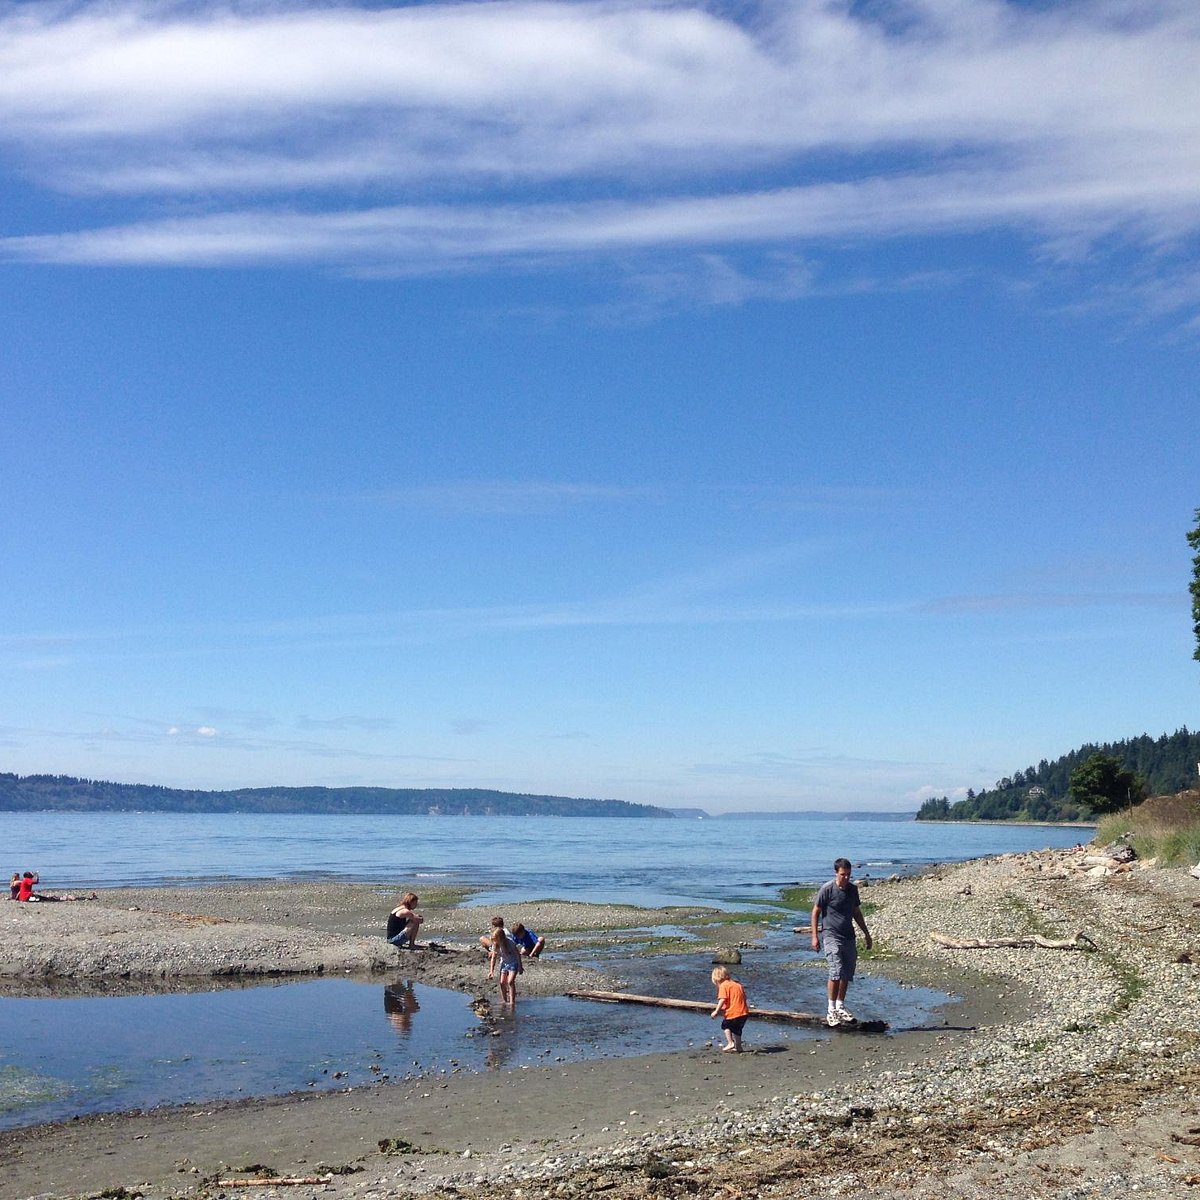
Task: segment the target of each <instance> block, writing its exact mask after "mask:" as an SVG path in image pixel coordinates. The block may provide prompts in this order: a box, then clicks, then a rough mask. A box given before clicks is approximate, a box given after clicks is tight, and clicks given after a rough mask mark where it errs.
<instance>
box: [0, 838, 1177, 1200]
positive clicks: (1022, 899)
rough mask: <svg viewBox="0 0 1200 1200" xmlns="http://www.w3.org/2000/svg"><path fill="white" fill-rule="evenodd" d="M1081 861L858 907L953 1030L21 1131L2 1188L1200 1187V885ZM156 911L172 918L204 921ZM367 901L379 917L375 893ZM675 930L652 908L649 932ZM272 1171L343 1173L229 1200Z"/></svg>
mask: <svg viewBox="0 0 1200 1200" xmlns="http://www.w3.org/2000/svg"><path fill="white" fill-rule="evenodd" d="M1081 857H1082V856H1081V855H1079V854H1073V853H1071V852H1064V851H1046V852H1042V853H1040V854H1033V855H1008V856H1004V857H1001V858H997V859H989V860H980V861H977V862H973V863H968V864H963V865H961V866H958V867H954V868H951V869H945V870H941V871H938V872H935V873H932V874H930V875H927V876H924V877H922V878H920V879H916V880H908V881H900V882H895V883H889V884H886V885H882V886H876V887H873V888H871V889H870V890H869V892H867V893H866V894H865V897H864V898H866V899H868V900H869V901H870V902H871V903H872V904H873V905H874V906H875V908H874V911H873V913H872V914H871V917H870V923H871V925H872V930H873V932H874V933H875V935H876V939H877V942H878V944H879V946H880V948H881V949H880V952H879V953H877V954H875V955H872V956H867V957H864V959H863V960H862V961H861V962H860V970H861V971H867V972H876V971H879V972H886V973H888V974H891V975H893V976H894V977H896V978H899V979H902V980H909V981H913V982H934V983H937V984H939V985H940V986H943V987H951V988H952V990H954V991H955V992H958V993H959V994H961V995H963V996H964V997H965V1002H964V1004H963V1005H962V1006H961V1007H959V1008H956V1009H954V1010H951V1011H950V1012H949V1013H948V1014H947V1020H946V1024H945V1025H943V1026H938V1027H935V1028H931V1029H929V1030H925V1031H918V1032H916V1033H908V1034H904V1035H903V1036H898V1037H887V1038H868V1037H865V1036H859V1037H847V1036H833V1037H831V1038H829V1039H828V1040H826V1041H823V1042H820V1043H818V1044H816V1045H815V1046H814V1047H813V1048H811V1049H807V1050H805V1049H801V1048H796V1049H791V1050H787V1049H784V1048H782V1047H776V1046H772V1045H771V1044H770V1042H769V1040H760V1041H759V1044H758V1045H756V1052H755V1053H752V1054H745V1055H741V1056H734V1055H720V1054H715V1053H711V1052H707V1051H696V1052H687V1053H680V1054H674V1055H656V1056H653V1057H651V1058H647V1059H626V1060H607V1061H604V1062H596V1063H584V1064H568V1065H565V1067H564V1069H562V1070H558V1069H548V1070H543V1071H529V1072H515V1073H512V1074H507V1075H505V1074H498V1075H491V1076H480V1077H472V1078H459V1079H454V1080H448V1081H434V1082H421V1081H418V1082H417V1083H415V1084H411V1085H405V1086H403V1087H393V1088H377V1089H358V1090H356V1091H354V1092H352V1093H338V1094H333V1095H328V1096H323V1097H316V1096H310V1097H305V1098H303V1099H300V1098H294V1099H288V1100H282V1101H254V1102H249V1103H246V1104H239V1105H230V1106H224V1107H218V1108H208V1109H205V1110H203V1111H200V1110H191V1109H185V1110H174V1111H169V1112H159V1113H151V1114H142V1115H135V1116H130V1117H124V1118H108V1119H104V1120H95V1121H83V1122H73V1123H71V1124H70V1125H68V1126H60V1127H48V1128H45V1129H41V1130H26V1131H17V1132H15V1133H13V1134H9V1135H0V1195H3V1196H5V1197H7V1196H29V1195H44V1196H47V1197H51V1196H53V1197H60V1196H67V1195H94V1194H97V1193H99V1192H100V1191H101V1190H103V1189H106V1188H107V1189H110V1194H111V1189H114V1188H116V1187H118V1186H120V1187H124V1188H126V1189H127V1192H128V1191H133V1190H137V1191H141V1192H143V1193H144V1194H145V1195H146V1196H147V1197H150V1198H152V1200H159V1198H160V1197H162V1198H165V1197H167V1196H184V1195H187V1196H196V1197H200V1196H204V1197H218V1196H221V1195H229V1196H233V1195H237V1196H246V1197H248V1198H249V1200H255V1198H256V1197H267V1196H272V1197H280V1198H286V1200H299V1198H300V1197H304V1196H310V1195H311V1196H317V1195H320V1196H323V1197H332V1198H334V1200H357V1198H361V1200H394V1198H400V1197H411V1196H419V1195H428V1194H432V1193H438V1194H440V1195H446V1194H450V1195H463V1196H474V1197H478V1198H479V1200H499V1198H500V1197H505V1198H509V1197H511V1198H513V1200H529V1198H531V1197H546V1198H547V1200H551V1198H556V1197H575V1196H582V1195H585V1194H586V1195H590V1194H592V1193H593V1192H603V1193H604V1194H605V1195H606V1196H611V1197H614V1198H622V1200H624V1198H627V1197H628V1198H632V1197H639V1198H640V1197H650V1196H655V1197H668V1196H679V1197H685V1196H699V1197H703V1198H708V1197H712V1198H714V1200H715V1198H716V1197H722V1198H727V1197H747V1196H755V1197H763V1198H764V1200H765V1198H768V1197H789V1198H793V1200H802V1198H807V1197H814V1198H815V1197H818V1196H821V1197H827V1196H830V1195H835V1196H836V1195H849V1194H852V1193H855V1194H865V1195H869V1196H871V1197H873V1198H878V1200H898V1198H899V1197H900V1196H905V1197H916V1198H920V1200H925V1198H928V1200H934V1197H937V1198H939V1200H940V1198H942V1197H947V1196H949V1197H962V1198H963V1200H981V1198H982V1197H985V1196H987V1197H991V1196H994V1195H995V1193H996V1190H997V1188H999V1187H1003V1188H1005V1189H1008V1190H1012V1191H1014V1192H1015V1193H1017V1194H1020V1195H1022V1196H1031V1197H1054V1198H1055V1200H1082V1198H1084V1197H1088V1198H1090V1197H1108V1196H1117V1195H1122V1196H1123V1195H1125V1194H1127V1193H1131V1192H1137V1193H1139V1194H1141V1195H1143V1196H1155V1197H1157V1196H1162V1197H1167V1196H1178V1195H1181V1194H1186V1188H1187V1185H1188V1184H1189V1183H1192V1184H1200V1106H1198V1097H1200V974H1198V967H1197V966H1196V962H1200V932H1198V921H1197V917H1198V915H1200V907H1198V906H1200V882H1198V881H1197V880H1195V879H1192V878H1190V877H1189V876H1188V875H1187V873H1186V872H1184V871H1178V870H1170V871H1167V870H1156V869H1137V870H1133V871H1130V872H1128V873H1125V874H1119V875H1111V876H1106V877H1101V878H1096V877H1092V876H1090V875H1088V874H1086V873H1085V872H1084V871H1083V870H1082V869H1081V866H1082V864H1081ZM252 890H254V891H256V892H257V891H259V889H252ZM218 891H219V889H206V890H205V891H204V892H203V893H202V894H201V895H203V896H204V897H205V898H206V899H205V901H204V903H205V904H208V905H211V906H213V911H211V912H210V913H209V915H213V916H219V915H221V914H220V913H218V912H216V911H215V907H216V906H217V905H218V904H219V903H226V902H228V903H233V902H237V903H239V904H243V905H245V903H246V901H245V896H246V892H247V889H231V894H230V896H229V897H226V898H225V899H224V900H222V899H221V898H220V897H218V896H217V894H216V893H217V892H218ZM278 892H279V894H278V895H277V896H275V897H274V898H272V897H270V896H268V894H267V890H266V889H263V890H262V891H261V892H259V898H260V900H261V902H262V904H263V905H266V904H268V903H284V904H293V901H289V900H288V899H287V897H289V896H295V895H296V894H297V893H295V891H294V890H293V889H292V888H290V887H289V888H280V889H278ZM143 895H144V893H143ZM167 895H168V896H169V897H170V898H171V903H172V904H173V905H174V907H175V909H177V910H180V911H182V910H183V909H184V908H185V907H186V908H187V909H188V910H189V911H190V910H194V909H196V908H198V907H201V905H199V904H197V903H195V902H191V903H188V904H187V905H185V904H184V903H183V900H182V899H181V896H180V893H179V892H177V891H176V892H170V893H167ZM199 898H200V897H199V896H197V897H196V898H195V899H197V900H198V899H199ZM365 899H366V897H360V902H361V901H365ZM370 899H371V900H372V902H373V904H374V908H373V910H372V911H374V913H375V914H376V916H375V918H374V919H375V920H376V921H377V920H378V915H377V914H378V913H379V911H380V910H381V906H380V904H379V899H380V896H379V894H378V892H377V891H376V894H375V895H374V896H372V897H370ZM424 899H425V898H423V901H424ZM447 899H449V898H447ZM119 900H120V898H117V900H115V901H114V904H116V903H119ZM55 907H60V908H63V909H67V908H75V907H77V906H74V905H71V906H67V905H63V906H55ZM78 907H82V906H78ZM97 907H98V908H100V907H105V908H107V907H109V904H108V902H107V901H106V902H105V905H103V906H97ZM335 907H336V906H335ZM422 907H423V908H424V909H425V911H426V913H427V916H428V915H430V914H431V913H433V912H434V911H437V910H435V909H434V908H433V907H432V906H431V905H430V904H429V903H423V905H422ZM565 907H566V908H567V909H580V910H587V909H589V908H590V906H565ZM383 908H384V909H385V908H386V898H385V899H384V905H383ZM251 909H252V911H253V912H254V914H255V915H256V916H262V915H264V913H265V909H254V908H253V906H251ZM366 911H367V910H366V909H365V907H363V905H362V903H360V908H359V916H358V917H354V916H353V914H352V913H349V910H348V909H346V910H345V911H344V912H343V913H342V915H340V916H337V917H336V919H335V917H334V915H332V914H331V912H329V911H325V910H324V909H323V908H322V906H321V905H320V904H319V903H315V904H314V906H313V907H311V908H306V909H304V910H303V911H301V909H300V907H297V906H295V905H294V904H293V907H288V908H286V909H280V910H279V913H288V914H293V913H294V914H296V915H294V916H287V917H286V918H285V917H284V916H282V915H279V914H277V915H276V919H277V920H279V921H283V920H285V919H287V920H295V921H296V922H297V924H296V925H295V926H294V927H293V928H300V929H305V930H307V931H308V932H309V933H314V934H315V933H318V932H325V933H328V932H329V929H330V927H331V926H334V925H336V923H337V921H352V920H357V919H363V914H364V913H365V912H366ZM446 911H447V914H448V913H449V909H447V910H446ZM551 911H558V909H557V906H555V909H554V910H550V909H547V910H546V912H545V913H543V914H540V917H543V918H547V919H540V927H539V924H536V923H535V920H538V918H534V917H533V916H532V915H531V910H530V911H527V912H524V913H522V914H521V915H522V916H524V918H525V919H526V921H527V923H528V924H530V925H531V926H533V927H535V928H539V932H541V931H542V930H543V928H551V924H550V922H549V920H548V918H549V916H550V913H551ZM560 915H561V916H562V918H563V920H564V927H566V926H567V925H569V924H570V921H571V920H572V919H578V920H579V921H580V925H579V926H577V927H585V924H584V920H583V917H584V913H583V911H580V912H579V913H570V912H565V911H564V912H562V913H561V914H560ZM662 915H663V914H638V915H637V918H636V923H638V924H642V925H651V924H654V923H655V922H656V921H657V920H658V919H659V918H660V917H661V916H662ZM667 915H669V917H670V918H671V920H674V921H678V919H679V914H678V913H671V914H667ZM481 917H483V918H484V920H481ZM610 918H611V920H612V921H613V923H614V924H613V925H612V926H608V927H609V928H616V927H618V925H619V923H620V922H621V921H624V922H625V923H626V924H629V923H630V921H631V918H630V912H629V910H619V909H614V910H609V911H606V910H597V913H596V918H595V919H596V920H597V921H598V922H601V925H600V926H598V927H604V926H603V924H602V923H603V921H605V920H607V919H610ZM485 919H486V914H480V913H479V910H466V911H463V910H458V911H457V915H456V916H454V917H453V918H451V917H450V916H449V915H447V916H446V919H445V921H444V922H442V923H440V924H439V925H438V929H439V931H440V930H445V931H446V935H447V938H449V937H450V935H451V933H452V932H453V931H452V930H451V925H452V924H453V922H454V921H459V922H461V929H462V933H463V935H466V936H465V937H463V938H462V940H461V943H460V944H462V945H463V947H464V948H463V949H462V950H460V951H457V952H455V954H456V955H462V956H470V955H471V954H472V951H471V950H470V949H469V948H467V947H469V946H470V935H472V934H474V932H475V928H476V926H477V925H479V924H485V923H486V920H485ZM318 926H321V927H322V928H318ZM431 930H432V922H431ZM933 931H941V932H943V933H945V934H947V935H950V936H951V937H955V938H960V939H966V938H997V937H1006V936H1024V935H1028V934H1031V933H1039V934H1042V935H1044V936H1047V937H1051V938H1067V937H1071V936H1072V935H1073V934H1074V933H1076V932H1077V931H1082V932H1084V933H1086V934H1087V935H1088V937H1089V938H1091V939H1092V941H1093V942H1094V943H1095V945H1096V946H1097V947H1098V948H1097V949H1096V950H1095V951H1091V952H1089V951H1084V950H1055V949H1041V948H1025V947H1022V948H1007V949H1005V948H997V949H976V950H939V949H935V948H934V947H932V945H931V943H930V940H929V935H930V933H931V932H933ZM364 932H365V930H358V931H357V932H355V931H354V930H352V929H350V928H349V927H347V928H346V929H344V930H343V931H342V932H341V933H340V934H338V935H337V936H342V937H351V938H352V937H355V936H361V934H362V933H364ZM454 936H455V937H459V936H460V935H459V934H457V933H455V934H454ZM426 957H427V959H428V960H429V961H431V962H432V961H434V960H435V959H444V958H447V957H449V955H435V954H432V953H427V955H426ZM551 965H552V964H550V963H545V964H539V967H538V970H539V971H540V970H541V969H542V968H543V967H549V966H551ZM475 970H476V971H478V967H477V966H476V967H475ZM532 975H533V972H532V971H531V972H529V973H527V975H526V977H525V978H526V979H530V978H531V976H532ZM589 978H594V976H591V975H589ZM385 1135H386V1136H385ZM389 1138H390V1140H388V1139H389ZM381 1143H382V1145H381ZM259 1166H268V1167H270V1168H271V1169H272V1170H276V1171H278V1172H279V1173H280V1174H281V1175H289V1176H290V1175H298V1176H305V1175H313V1176H317V1175H320V1176H322V1177H324V1176H325V1174H326V1172H329V1175H328V1182H326V1183H321V1184H314V1185H300V1186H262V1187H248V1188H243V1187H238V1188H237V1189H236V1190H233V1189H230V1188H229V1187H228V1185H222V1184H221V1183H220V1182H219V1180H220V1179H222V1178H226V1177H228V1176H231V1175H242V1176H244V1175H245V1174H247V1173H249V1172H251V1171H252V1169H257V1168H258V1167H259ZM1197 1195H1200V1193H1197Z"/></svg>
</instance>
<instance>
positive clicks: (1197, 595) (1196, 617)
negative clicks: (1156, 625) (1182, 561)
mask: <svg viewBox="0 0 1200 1200" xmlns="http://www.w3.org/2000/svg"><path fill="white" fill-rule="evenodd" d="M1187 540H1188V545H1189V546H1191V548H1192V549H1193V550H1194V551H1195V552H1196V555H1195V557H1194V558H1193V559H1192V582H1191V586H1190V587H1189V588H1188V591H1190V592H1191V593H1192V632H1193V633H1194V634H1195V635H1196V650H1195V652H1194V653H1193V654H1192V657H1193V658H1194V659H1196V661H1197V662H1200V508H1198V509H1196V528H1195V529H1193V530H1192V531H1191V532H1190V533H1189V534H1188V535H1187Z"/></svg>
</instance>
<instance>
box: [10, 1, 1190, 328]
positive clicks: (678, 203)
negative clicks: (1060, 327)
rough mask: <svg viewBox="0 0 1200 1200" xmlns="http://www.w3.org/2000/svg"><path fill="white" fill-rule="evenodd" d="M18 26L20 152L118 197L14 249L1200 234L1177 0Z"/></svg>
mask: <svg viewBox="0 0 1200 1200" xmlns="http://www.w3.org/2000/svg"><path fill="white" fill-rule="evenodd" d="M0 47H2V49H0V148H2V149H0V153H3V163H2V164H0V165H4V166H6V167H7V171H8V173H9V174H10V175H15V174H20V175H21V176H23V177H24V178H25V179H27V180H29V181H32V182H33V183H34V185H35V186H37V187H41V188H44V189H50V190H55V191H61V192H67V193H72V194H75V195H76V196H80V197H87V196H97V197H99V198H100V199H101V200H102V201H103V202H104V204H105V211H106V212H107V211H111V206H112V204H113V202H114V198H118V199H119V201H120V203H123V204H124V205H125V207H126V212H127V216H126V218H125V219H120V220H117V221H111V222H109V223H105V224H99V225H94V226H92V227H86V225H85V226H81V227H78V228H59V229H46V228H42V229H37V228H33V227H29V226H27V227H26V228H25V229H23V230H17V229H11V228H10V229H9V230H8V235H9V236H7V237H6V238H5V239H4V240H3V242H2V243H0V247H2V249H0V253H2V254H3V255H4V256H6V257H8V258H10V259H16V260H21V261H32V262H45V263H77V264H89V265H160V266H184V265H186V266H193V265H200V266H209V267H215V266H227V265H243V264H267V265H271V264H284V263H310V264H318V265H321V266H326V267H334V268H337V269H343V270H352V271H353V270H361V271H372V270H383V271H395V272H399V273H405V272H414V273H416V272H437V271H447V270H463V269H477V268H478V267H480V266H488V265H492V266H495V265H499V264H506V265H511V264H519V265H520V266H522V267H530V266H535V265H542V264H544V263H545V262H546V261H547V260H550V261H559V260H562V259H564V258H567V259H577V258H581V257H582V258H588V259H591V258H598V257H600V256H604V255H609V254H612V253H614V252H618V253H647V252H664V251H666V252H671V253H674V254H678V253H680V252H682V251H692V252H696V251H709V250H712V249H714V248H729V247H750V246H759V247H761V246H778V247H787V248H795V247H797V246H803V245H805V244H810V243H814V242H829V243H837V242H842V241H846V240H851V241H867V240H876V239H882V238H897V237H910V236H923V235H930V234H937V235H944V234H948V233H963V234H967V233H973V232H979V231H994V230H1012V231H1016V232H1018V233H1019V234H1021V235H1023V236H1028V237H1030V238H1032V239H1034V240H1037V241H1038V242H1040V243H1043V244H1046V245H1054V246H1057V247H1060V248H1061V247H1063V246H1067V245H1071V246H1075V247H1078V246H1079V245H1083V246H1090V245H1094V244H1095V242H1096V241H1097V239H1102V238H1115V239H1118V240H1119V241H1120V242H1122V243H1123V244H1133V245H1137V246H1139V247H1142V248H1146V249H1152V250H1154V251H1155V252H1156V253H1158V254H1160V255H1161V254H1162V253H1164V251H1165V249H1167V248H1170V247H1172V246H1175V245H1176V243H1178V242H1179V241H1180V240H1181V239H1182V240H1184V241H1186V240H1188V239H1191V238H1193V237H1194V236H1195V234H1196V232H1197V229H1198V228H1200V108H1198V106H1197V105H1196V104H1195V79H1196V77H1197V71H1198V70H1200V12H1198V11H1197V9H1196V8H1195V6H1194V5H1193V4H1191V3H1185V2H1184V0H1145V2H1142V3H1138V4H1132V3H1124V2H1121V0H1080V2H1078V3H1073V4H1065V5H1058V6H1053V7H1052V8H1050V9H1048V10H1045V11H1042V10H1039V9H1036V8H1033V7H1031V6H1026V5H1018V4H1016V3H1011V2H1004V0H892V2H887V0H885V2H883V3H880V4H876V5H871V6H865V7H861V6H853V5H850V4H848V3H842V2H838V0H802V2H797V3H793V4H788V5H778V4H771V3H766V2H763V3H750V4H748V5H737V6H730V7H729V8H728V9H725V8H722V7H721V6H720V5H717V6H700V5H697V4H691V3H674V4H672V3H667V4H652V3H639V2H638V0H633V2H632V3H615V2H614V3H607V2H597V3H574V4H567V3H503V2H501V3H492V4H441V3H433V4H426V5H417V6H410V7H405V8H399V9H384V10H379V9H373V8H366V7H355V6H354V5H352V4H350V5H338V6H329V7H322V6H318V5H307V6H303V5H295V6H291V7H289V6H280V5H278V4H274V3H272V4H256V3H249V4H243V5H240V6H238V7H236V8H235V9H230V8H229V7H227V6H224V5H221V6H216V5H212V4H205V3H201V4H199V5H194V6H189V7H187V8H181V7H178V6H171V5H156V4H148V3H143V4H139V3H129V2H126V3H122V2H120V0H118V2H117V3H114V4H106V5H87V4H81V5H75V6H70V7H65V6H62V5H58V4H38V3H34V4H22V5H10V6H9V7H8V8H6V9H0ZM364 188H368V189H370V192H371V194H372V195H373V196H375V197H377V199H376V201H375V202H373V203H371V204H368V205H362V204H360V203H359V202H358V197H359V196H361V195H362V190H363V189H364ZM351 190H352V191H353V196H354V199H353V201H352V200H351V198H350V194H349V193H350V191H351ZM568 194H569V195H570V197H571V198H570V200H569V201H567V200H566V199H565V197H566V195H568ZM617 197H619V198H617ZM168 209H169V211H170V214H171V215H169V216H168V215H166V213H167V210H168ZM181 210H182V211H181ZM84 211H86V203H85V204H84ZM802 275H803V272H801V276H802ZM803 284H804V279H803V278H802V277H800V278H798V279H797V280H796V281H793V282H792V283H791V284H790V286H791V287H792V288H793V290H794V288H796V287H802V286H803ZM1190 302H1191V301H1190V300H1188V299H1187V298H1186V297H1185V298H1181V299H1180V300H1179V301H1178V303H1180V304H1187V303H1190Z"/></svg>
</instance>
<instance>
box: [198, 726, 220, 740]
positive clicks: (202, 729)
mask: <svg viewBox="0 0 1200 1200" xmlns="http://www.w3.org/2000/svg"><path fill="white" fill-rule="evenodd" d="M196 733H197V735H198V736H199V737H205V738H213V737H216V736H217V731H216V730H215V729H214V728H213V727H212V726H211V725H201V726H199V727H198V728H197V729H196Z"/></svg>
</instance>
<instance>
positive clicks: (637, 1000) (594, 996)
mask: <svg viewBox="0 0 1200 1200" xmlns="http://www.w3.org/2000/svg"><path fill="white" fill-rule="evenodd" d="M567 995H568V996H569V997H570V998H571V999H572V1000H600V1001H602V1002H604V1003H606V1004H649V1005H653V1006H654V1007H656V1008H681V1009H686V1010H687V1011H689V1012H703V1013H711V1012H712V1010H713V1005H712V1004H709V1003H708V1002H707V1001H705V1000H676V999H674V998H672V997H670V996H639V995H637V994H636V993H635V992H568V993H567ZM750 1018H751V1020H759V1021H783V1022H786V1023H787V1024H790V1025H820V1026H823V1027H826V1028H828V1023H827V1021H826V1019H825V1017H824V1016H821V1015H818V1014H817V1013H807V1012H792V1011H791V1010H789V1009H784V1008H751V1009H750ZM887 1027H888V1024H887V1022H886V1021H856V1022H855V1023H854V1024H853V1025H839V1026H837V1028H838V1029H840V1030H850V1031H856V1032H858V1033H881V1032H883V1030H885V1029H887Z"/></svg>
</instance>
